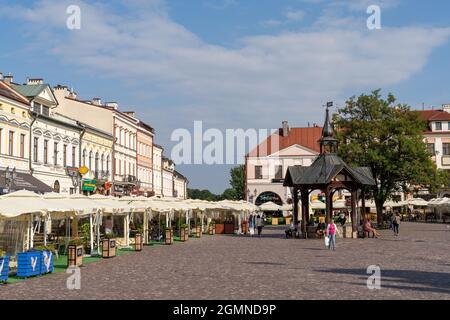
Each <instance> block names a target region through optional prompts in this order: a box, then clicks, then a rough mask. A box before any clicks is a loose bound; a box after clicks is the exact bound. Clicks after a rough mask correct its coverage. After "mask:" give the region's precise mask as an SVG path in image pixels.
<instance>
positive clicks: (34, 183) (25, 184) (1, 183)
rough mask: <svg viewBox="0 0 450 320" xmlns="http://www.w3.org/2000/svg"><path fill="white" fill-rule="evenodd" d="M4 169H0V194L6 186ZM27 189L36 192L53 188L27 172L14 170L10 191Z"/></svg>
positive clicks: (43, 191)
mask: <svg viewBox="0 0 450 320" xmlns="http://www.w3.org/2000/svg"><path fill="white" fill-rule="evenodd" d="M5 177H6V171H4V170H0V194H1V193H2V191H3V190H4V189H5V188H6V181H5ZM18 190H28V191H33V192H38V193H45V192H51V191H53V189H52V188H51V187H49V186H48V185H46V184H45V183H43V182H42V181H41V180H38V179H36V178H35V177H33V176H32V175H31V174H29V173H23V172H16V178H15V179H14V183H13V186H12V190H11V191H13V192H14V191H18Z"/></svg>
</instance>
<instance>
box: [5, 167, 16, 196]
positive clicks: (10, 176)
mask: <svg viewBox="0 0 450 320" xmlns="http://www.w3.org/2000/svg"><path fill="white" fill-rule="evenodd" d="M16 178H17V173H16V168H14V169H12V170H11V171H10V170H9V167H7V168H6V171H5V186H6V189H7V190H8V193H11V190H12V189H13V187H14V181H15V180H16Z"/></svg>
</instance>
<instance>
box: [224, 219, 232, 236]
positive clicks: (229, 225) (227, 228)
mask: <svg viewBox="0 0 450 320" xmlns="http://www.w3.org/2000/svg"><path fill="white" fill-rule="evenodd" d="M224 233H225V234H234V222H233V220H228V221H226V222H225V230H224Z"/></svg>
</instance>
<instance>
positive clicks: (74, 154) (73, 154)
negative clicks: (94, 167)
mask: <svg viewBox="0 0 450 320" xmlns="http://www.w3.org/2000/svg"><path fill="white" fill-rule="evenodd" d="M76 151H77V149H76V147H72V167H75V162H76V161H75V160H76V153H77V152H76Z"/></svg>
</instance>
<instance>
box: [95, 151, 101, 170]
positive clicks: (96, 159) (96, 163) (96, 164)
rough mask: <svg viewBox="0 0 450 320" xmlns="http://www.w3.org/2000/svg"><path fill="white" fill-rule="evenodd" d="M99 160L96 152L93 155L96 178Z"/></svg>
mask: <svg viewBox="0 0 450 320" xmlns="http://www.w3.org/2000/svg"><path fill="white" fill-rule="evenodd" d="M99 160H100V155H99V154H98V152H97V153H96V154H95V175H96V176H98V168H99V166H98V161H99Z"/></svg>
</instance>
